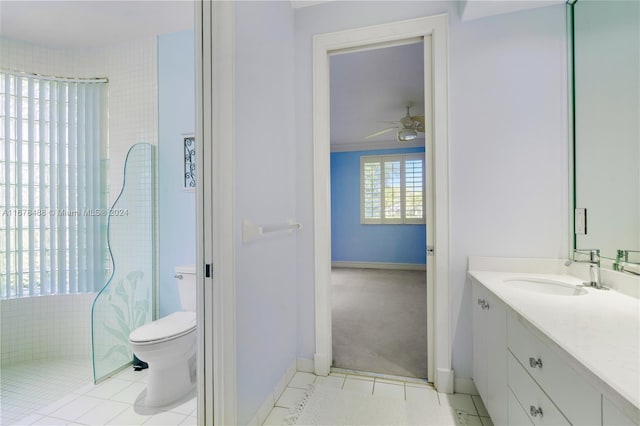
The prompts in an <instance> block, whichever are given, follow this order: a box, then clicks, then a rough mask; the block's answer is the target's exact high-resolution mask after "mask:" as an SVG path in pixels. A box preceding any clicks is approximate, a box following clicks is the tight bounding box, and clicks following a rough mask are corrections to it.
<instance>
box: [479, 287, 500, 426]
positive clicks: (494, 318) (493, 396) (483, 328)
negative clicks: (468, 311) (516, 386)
mask: <svg viewBox="0 0 640 426" xmlns="http://www.w3.org/2000/svg"><path fill="white" fill-rule="evenodd" d="M471 292H472V297H473V300H472V301H473V379H474V382H475V385H476V388H477V389H478V393H480V397H481V398H482V401H483V402H484V404H485V406H486V407H487V411H488V412H489V415H490V416H491V419H492V421H493V423H494V424H496V425H506V424H508V421H507V420H508V419H507V370H506V364H507V311H506V307H505V306H504V304H503V303H502V302H500V301H499V300H498V299H497V298H496V297H495V296H494V295H493V294H492V293H491V292H490V291H488V290H487V289H486V288H484V287H483V286H482V285H480V284H478V283H477V282H475V281H474V282H473V284H472V288H471Z"/></svg>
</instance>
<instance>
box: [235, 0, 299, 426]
mask: <svg viewBox="0 0 640 426" xmlns="http://www.w3.org/2000/svg"><path fill="white" fill-rule="evenodd" d="M235 11H236V18H235V25H236V29H235V34H236V38H235V55H236V56H235V70H236V72H235V85H234V88H235V161H234V163H235V173H236V175H235V197H236V206H235V207H236V215H235V216H236V221H237V222H236V236H237V238H236V251H237V252H236V254H237V258H236V262H237V263H236V264H237V268H236V300H237V305H236V309H237V325H236V330H237V390H238V423H239V424H246V423H247V422H248V421H249V420H250V419H251V417H253V416H254V414H256V411H257V410H258V408H259V406H260V405H261V404H262V403H263V402H264V401H265V398H266V397H267V396H268V395H271V394H272V392H273V389H274V387H275V386H276V384H277V383H278V381H279V380H280V378H281V377H282V376H283V375H284V373H285V372H286V371H287V368H288V367H289V366H290V365H291V364H292V363H293V362H294V360H295V358H296V330H297V326H296V236H295V235H293V236H290V235H287V234H286V233H285V234H280V235H277V236H273V237H270V238H264V239H261V240H256V241H253V242H250V243H247V244H243V243H242V219H247V220H250V221H252V222H254V223H256V224H258V225H262V224H278V223H286V222H287V220H288V219H290V218H291V219H295V218H296V208H295V197H296V194H295V180H296V175H295V166H294V162H295V154H294V152H295V145H294V135H293V129H294V128H293V123H294V120H295V117H294V115H295V114H294V108H293V103H294V97H293V80H294V64H293V32H294V29H293V11H292V9H291V6H290V3H289V2H237V3H236V9H235Z"/></svg>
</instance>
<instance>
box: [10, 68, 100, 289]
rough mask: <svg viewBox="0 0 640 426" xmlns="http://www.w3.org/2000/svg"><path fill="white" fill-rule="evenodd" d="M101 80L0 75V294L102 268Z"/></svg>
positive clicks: (86, 283) (62, 284)
mask: <svg viewBox="0 0 640 426" xmlns="http://www.w3.org/2000/svg"><path fill="white" fill-rule="evenodd" d="M106 100H107V99H106V80H104V79H99V80H93V79H91V80H85V79H82V80H77V79H61V78H49V77H42V76H36V75H30V74H23V73H13V72H0V298H16V297H25V296H36V295H44V294H68V293H80V292H92V291H94V290H95V287H99V286H101V285H102V283H103V282H104V277H105V274H106V268H105V260H106V259H107V256H106V237H105V224H106V217H105V216H106V215H107V214H108V211H107V210H106V209H105V208H104V207H105V205H106V190H105V188H106V185H104V178H103V176H105V170H104V169H105V161H104V158H105V157H106V155H105V153H106V143H105V142H106V138H105V134H104V132H105V131H104V129H105V128H106V127H105V124H106V123H105V121H106V116H107V114H106Z"/></svg>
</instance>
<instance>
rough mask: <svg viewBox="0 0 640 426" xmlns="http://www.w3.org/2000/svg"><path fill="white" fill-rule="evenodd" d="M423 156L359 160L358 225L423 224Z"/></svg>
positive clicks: (373, 157) (363, 158) (375, 157)
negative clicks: (359, 223) (359, 204)
mask: <svg viewBox="0 0 640 426" xmlns="http://www.w3.org/2000/svg"><path fill="white" fill-rule="evenodd" d="M424 199H425V197H424V154H404V155H383V156H362V157H360V203H361V206H360V222H361V223H363V224H424V223H425V218H424Z"/></svg>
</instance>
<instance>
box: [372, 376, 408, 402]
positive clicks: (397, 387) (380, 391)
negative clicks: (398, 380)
mask: <svg viewBox="0 0 640 426" xmlns="http://www.w3.org/2000/svg"><path fill="white" fill-rule="evenodd" d="M373 396H377V397H382V398H393V399H404V384H395V383H393V384H392V383H386V382H380V381H378V380H376V381H375V383H374V385H373Z"/></svg>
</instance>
